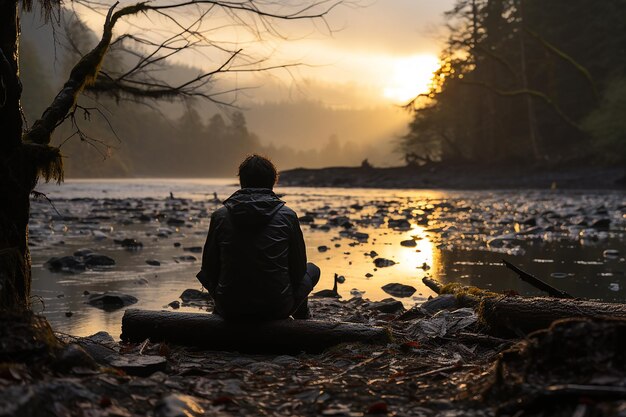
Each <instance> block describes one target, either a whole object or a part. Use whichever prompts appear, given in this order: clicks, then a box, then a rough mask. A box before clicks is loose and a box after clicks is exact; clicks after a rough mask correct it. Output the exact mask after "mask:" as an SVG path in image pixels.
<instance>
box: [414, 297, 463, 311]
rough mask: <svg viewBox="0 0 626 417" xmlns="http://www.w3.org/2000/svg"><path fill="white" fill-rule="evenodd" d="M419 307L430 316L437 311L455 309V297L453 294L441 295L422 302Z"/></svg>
mask: <svg viewBox="0 0 626 417" xmlns="http://www.w3.org/2000/svg"><path fill="white" fill-rule="evenodd" d="M420 307H421V309H422V310H424V311H426V312H427V313H428V314H431V315H432V314H435V313H437V312H438V311H441V310H445V309H448V308H452V307H456V296H455V295H453V294H441V295H439V296H437V297H435V298H431V299H430V300H428V301H426V302H424V303H423V304H422V305H421V306H420Z"/></svg>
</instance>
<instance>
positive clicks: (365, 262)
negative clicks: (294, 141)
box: [30, 180, 626, 336]
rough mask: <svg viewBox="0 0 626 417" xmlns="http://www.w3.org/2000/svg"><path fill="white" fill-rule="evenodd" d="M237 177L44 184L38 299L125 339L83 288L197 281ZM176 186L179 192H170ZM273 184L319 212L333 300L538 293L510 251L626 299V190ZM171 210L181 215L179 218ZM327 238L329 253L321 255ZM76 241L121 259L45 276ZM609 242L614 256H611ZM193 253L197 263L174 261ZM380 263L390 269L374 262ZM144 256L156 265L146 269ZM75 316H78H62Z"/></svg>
mask: <svg viewBox="0 0 626 417" xmlns="http://www.w3.org/2000/svg"><path fill="white" fill-rule="evenodd" d="M234 182H235V181H234V180H139V181H138V180H116V181H108V180H100V181H69V182H68V183H67V184H64V185H63V186H61V187H56V186H52V185H48V186H45V188H44V189H42V191H45V192H46V194H47V195H48V196H49V197H51V198H52V200H53V201H54V203H55V206H56V208H57V209H58V210H59V211H60V212H61V214H62V215H63V217H62V218H59V216H58V215H57V214H56V212H55V211H54V210H53V209H52V208H51V207H50V206H49V205H48V204H47V203H44V202H41V201H34V202H33V212H32V219H31V226H30V229H31V243H32V245H33V246H32V256H33V262H34V263H33V294H35V295H38V296H40V297H42V299H43V301H44V303H45V311H44V314H46V315H47V317H48V318H49V319H50V321H51V322H52V324H53V326H54V327H55V328H56V329H58V330H60V331H64V332H67V333H72V334H77V335H86V334H91V333H94V332H96V331H99V330H106V331H109V332H110V333H111V334H112V335H114V336H117V335H119V333H120V322H121V316H122V314H123V312H122V311H121V310H120V311H116V312H112V313H107V312H103V311H101V310H99V309H96V308H94V307H91V306H88V305H86V304H85V301H86V299H87V296H86V295H84V291H89V292H91V293H93V292H100V291H119V292H122V293H126V294H129V295H132V296H135V297H137V298H138V299H139V301H138V303H137V304H135V305H134V306H133V307H137V308H145V309H162V308H168V307H167V304H168V303H170V302H171V301H174V300H176V299H178V297H179V296H180V294H181V293H182V291H183V290H185V289H187V288H196V289H200V284H199V283H198V282H197V280H196V279H195V274H196V272H197V271H198V269H199V258H200V256H201V255H200V254H198V253H195V254H193V253H191V252H188V251H185V250H184V248H189V247H194V246H202V245H203V243H204V239H205V237H206V233H207V230H208V221H209V216H210V213H211V212H212V211H213V210H214V209H215V208H216V207H217V204H216V203H215V202H214V201H213V192H216V193H217V194H218V196H219V198H221V199H225V198H226V197H228V196H229V195H230V194H232V192H234V191H235V190H236V189H237V187H236V185H235V184H234ZM170 191H171V192H173V194H174V195H175V196H176V197H181V199H174V200H172V199H168V196H169V193H170ZM277 192H278V193H280V194H284V197H283V199H284V200H285V201H286V202H287V204H289V206H290V207H292V208H294V209H295V210H296V212H298V214H299V215H304V214H307V215H310V216H311V217H312V219H313V221H312V222H303V223H302V225H303V226H302V227H303V232H304V235H305V240H306V243H307V254H308V257H309V260H310V261H312V262H315V263H316V264H318V265H319V266H320V268H321V269H322V277H321V280H320V284H319V285H318V287H317V288H316V289H317V290H320V289H324V288H332V285H333V276H334V273H337V274H339V275H343V276H344V277H345V282H344V283H343V284H340V285H339V294H340V295H341V296H342V297H343V298H344V299H349V298H351V297H352V294H351V292H352V291H353V290H357V291H358V292H363V293H364V295H363V296H364V297H367V298H369V299H371V300H379V299H383V298H388V297H390V295H389V294H387V293H385V292H384V291H383V290H382V288H381V287H383V286H384V285H386V284H388V283H401V284H405V285H411V286H413V287H415V288H416V289H417V291H416V292H415V294H413V295H412V296H411V297H405V298H401V299H400V300H402V302H403V303H404V304H405V305H406V306H407V307H410V306H412V305H414V304H415V303H419V302H421V301H423V300H425V299H427V298H428V296H430V295H432V294H433V293H432V292H431V291H430V290H429V289H428V288H426V287H425V286H424V285H423V284H422V282H421V279H422V278H423V277H424V276H432V277H434V278H437V279H440V280H442V281H444V282H452V281H455V282H462V283H464V284H468V285H475V286H478V287H481V288H486V289H493V290H508V289H512V290H515V291H518V292H520V293H522V294H538V292H537V291H536V290H535V289H534V288H532V287H529V286H528V285H527V284H525V283H523V282H522V281H521V280H519V279H518V278H517V277H516V276H515V274H513V273H512V272H511V271H509V270H507V269H505V268H503V267H502V266H501V263H500V260H501V258H502V257H506V258H507V259H508V260H510V261H512V262H513V263H514V264H516V265H518V266H520V267H522V268H523V269H525V270H527V271H528V272H530V273H533V274H535V275H537V276H539V277H541V278H542V279H545V280H546V281H548V282H549V283H550V284H552V285H554V286H556V287H558V288H560V289H562V290H564V291H567V292H569V293H571V294H573V295H574V296H579V297H589V298H601V299H604V300H609V301H623V300H626V292H625V290H624V288H626V277H625V270H626V262H625V261H624V253H623V248H624V247H626V245H624V242H625V234H626V204H625V202H626V198H625V194H624V193H603V194H600V193H587V192H576V191H574V192H569V193H552V192H540V191H517V192H515V193H510V192H493V191H489V192H478V191H469V192H456V191H454V192H452V191H446V192H443V191H416V190H363V189H356V190H355V189H351V190H346V189H332V188H329V189H307V188H287V189H278V190H277ZM171 218H174V219H178V220H180V221H182V223H181V224H173V223H172V221H170V219H171ZM346 219H347V220H348V223H345V220H346ZM339 220H341V221H339ZM598 220H604V221H605V222H607V221H608V222H609V227H608V228H604V229H602V228H599V227H595V228H594V227H592V225H593V222H595V221H598ZM168 221H169V223H172V224H168ZM531 223H532V224H534V226H533V225H531ZM340 224H342V225H340ZM407 225H408V226H407ZM121 238H135V239H137V240H139V241H141V242H142V243H143V248H142V249H141V250H135V251H128V250H125V249H124V248H122V247H121V246H120V245H118V244H115V243H114V239H121ZM406 240H414V242H415V246H403V245H402V243H401V242H403V241H406ZM321 246H324V247H327V248H328V249H327V250H325V251H320V250H319V249H318V248H319V247H321ZM81 248H91V249H93V250H95V251H96V252H99V253H102V254H104V255H107V256H110V257H112V258H114V259H115V260H116V265H115V266H114V267H112V268H110V269H108V270H93V271H86V272H83V273H81V274H59V273H51V272H50V271H48V270H47V269H46V268H45V267H44V265H43V264H44V262H45V261H46V260H47V259H49V258H50V257H52V256H62V255H71V254H72V253H74V251H76V250H77V249H81ZM607 249H614V250H616V251H617V252H618V255H617V256H614V257H611V258H607V257H605V256H604V251H605V250H607ZM372 251H374V252H375V255H372ZM620 251H621V252H622V253H621V254H620V253H619V252H620ZM188 255H191V256H195V257H197V258H198V260H197V261H196V262H193V261H186V262H185V261H181V260H180V257H181V256H188ZM376 258H386V259H390V260H392V261H394V262H395V264H394V265H393V266H388V267H381V268H377V267H376V265H375V264H374V260H375V259H376ZM148 259H157V260H159V261H160V262H161V265H160V266H159V267H155V266H150V265H148V264H146V260H148ZM182 310H186V311H198V309H197V308H192V307H186V308H182ZM69 312H71V313H73V314H72V315H71V317H66V313H69Z"/></svg>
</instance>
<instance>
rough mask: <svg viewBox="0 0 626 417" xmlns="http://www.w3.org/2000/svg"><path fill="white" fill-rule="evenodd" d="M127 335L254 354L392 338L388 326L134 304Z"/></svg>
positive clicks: (124, 325)
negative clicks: (234, 317)
mask: <svg viewBox="0 0 626 417" xmlns="http://www.w3.org/2000/svg"><path fill="white" fill-rule="evenodd" d="M121 339H122V340H123V341H127V342H135V343H137V342H142V341H144V340H146V339H150V340H151V341H152V342H159V341H165V342H168V343H172V344H176V345H183V346H196V347H201V348H206V349H213V350H234V351H239V352H254V353H297V352H301V351H306V352H321V351H322V350H324V349H326V348H329V347H331V346H334V345H337V344H339V343H348V342H363V343H371V344H376V343H381V344H384V343H388V342H390V341H391V333H390V332H389V331H388V330H387V329H385V328H382V327H372V326H366V325H363V324H357V323H333V322H326V321H315V320H291V319H288V320H275V321H265V322H250V321H246V322H240V321H225V320H224V319H223V318H221V317H220V316H218V315H215V314H206V313H179V312H171V311H148V310H138V309H129V310H126V311H125V312H124V317H123V318H122V335H121Z"/></svg>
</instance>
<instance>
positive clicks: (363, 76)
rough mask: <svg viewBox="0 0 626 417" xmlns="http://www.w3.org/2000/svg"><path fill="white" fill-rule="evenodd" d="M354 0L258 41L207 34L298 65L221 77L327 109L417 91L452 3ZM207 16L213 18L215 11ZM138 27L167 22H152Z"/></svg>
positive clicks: (271, 97)
mask: <svg viewBox="0 0 626 417" xmlns="http://www.w3.org/2000/svg"><path fill="white" fill-rule="evenodd" d="M358 1H359V4H358V6H352V5H351V4H346V5H342V6H339V7H336V8H334V9H333V10H332V12H331V13H330V14H329V15H328V17H327V19H326V22H325V23H327V26H326V24H323V23H322V22H320V21H314V22H310V21H303V20H299V21H289V22H279V23H278V24H276V29H277V30H278V32H279V33H280V35H281V36H278V37H276V36H266V35H267V34H264V36H263V38H264V41H263V42H260V43H259V42H251V41H252V39H251V37H250V34H246V33H244V32H242V31H240V30H236V29H232V28H230V27H229V28H228V29H221V30H219V31H214V32H211V36H214V37H215V38H217V39H220V40H222V39H226V40H228V42H232V41H234V42H236V43H237V47H239V46H241V47H242V48H244V50H245V52H249V53H251V54H252V55H254V56H259V57H264V58H265V57H269V58H270V59H269V60H268V61H267V62H268V63H271V64H275V63H295V62H298V63H300V64H303V65H300V66H298V67H296V68H292V69H290V70H289V71H280V70H279V71H273V72H271V73H261V74H253V75H249V74H246V75H240V74H237V75H236V76H235V80H236V81H233V77H231V78H230V79H228V80H226V82H227V83H232V82H236V83H237V86H239V87H241V86H251V87H255V88H254V89H252V90H250V91H249V92H246V93H244V94H242V96H243V99H244V101H245V100H249V101H255V100H256V101H276V100H284V99H285V98H292V99H293V98H303V97H304V98H306V99H308V100H313V101H321V102H324V103H326V104H327V105H328V106H331V107H332V106H336V107H353V106H364V105H367V106H372V105H380V104H385V103H386V104H402V103H404V102H406V101H408V100H410V99H411V98H412V97H414V96H415V95H417V94H419V93H421V92H423V91H425V90H426V88H427V86H428V83H429V79H430V76H431V74H432V72H433V71H434V70H435V69H436V68H437V55H438V53H439V50H440V49H441V46H442V44H443V40H444V39H445V31H444V26H443V22H444V20H443V13H444V11H446V10H448V9H450V7H451V6H452V4H453V2H454V1H453V0H358ZM79 10H80V9H79ZM82 16H83V18H84V19H85V20H86V21H87V23H88V25H89V26H91V27H92V28H93V29H94V30H96V31H101V29H100V28H101V25H102V17H101V16H99V15H94V14H91V13H85V12H84V11H83V13H82ZM214 19H215V20H214V21H215V22H217V21H218V20H219V17H216V18H214ZM155 23H156V24H155ZM216 24H217V25H219V23H216ZM139 26H141V27H151V28H154V27H155V26H167V23H166V22H158V21H157V22H155V21H154V20H152V21H151V22H149V23H145V24H139ZM329 28H330V31H329V30H328V29H329ZM216 62H219V58H214V57H213V58H212V57H211V56H210V54H209V53H206V52H203V53H202V54H193V55H191V54H190V55H186V56H185V57H184V63H185V64H187V65H191V66H195V67H202V68H204V69H210V68H211V67H214V66H215V65H216Z"/></svg>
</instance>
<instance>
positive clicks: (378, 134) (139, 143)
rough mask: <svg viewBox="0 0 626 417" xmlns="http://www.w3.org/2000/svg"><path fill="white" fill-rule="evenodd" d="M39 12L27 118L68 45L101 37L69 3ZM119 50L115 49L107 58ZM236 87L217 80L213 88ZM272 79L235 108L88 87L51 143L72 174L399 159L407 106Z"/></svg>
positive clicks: (30, 23)
mask: <svg viewBox="0 0 626 417" xmlns="http://www.w3.org/2000/svg"><path fill="white" fill-rule="evenodd" d="M39 16H40V15H39V13H37V12H33V13H30V14H26V15H25V16H24V18H23V20H22V33H23V36H22V44H21V60H22V63H26V64H25V65H23V66H22V68H23V71H22V80H23V84H24V93H23V107H24V109H25V114H26V116H27V120H28V121H29V122H30V123H32V122H33V121H34V120H36V118H37V117H38V116H39V115H40V114H41V112H42V111H43V110H44V109H45V107H46V106H47V104H49V103H50V101H51V99H52V98H53V97H54V95H55V93H56V92H57V91H58V90H59V88H60V87H61V85H62V83H63V80H64V79H65V77H66V74H68V73H69V70H70V69H71V67H72V65H73V64H74V63H75V62H76V61H77V59H78V54H77V53H76V52H75V51H73V50H71V48H70V47H69V45H70V44H73V45H74V46H77V47H78V49H80V51H81V52H83V53H84V52H85V51H87V50H88V49H89V48H90V47H91V46H92V45H94V44H95V43H96V42H97V36H96V34H95V33H93V32H92V31H90V30H89V29H87V28H86V27H85V26H84V25H83V24H81V23H80V22H78V21H76V20H75V17H73V15H72V14H71V12H70V11H68V10H65V9H62V10H61V14H60V16H59V19H58V22H57V23H54V22H53V23H52V24H44V23H43V21H42V20H41V19H40V17H39ZM67 22H69V23H70V24H69V26H68V25H67ZM66 27H69V28H71V29H69V31H70V33H69V34H68V33H67V31H66V30H65V28H66ZM68 37H69V39H72V41H71V42H70V41H69V40H68ZM125 59H126V58H123V57H120V56H119V55H116V54H112V55H111V58H109V61H108V63H107V62H105V66H106V65H120V62H122V64H123V63H124V60H125ZM166 69H167V71H166V72H165V71H164V72H163V73H164V74H167V75H166V77H167V78H166V80H167V81H168V82H170V83H177V82H181V81H182V80H187V79H189V78H193V77H195V76H197V75H198V74H199V73H200V71H199V70H198V69H195V68H191V67H188V66H184V65H180V64H175V63H168V64H167V68H166ZM232 86H233V85H231V83H230V82H229V80H218V81H217V83H216V85H215V88H217V89H220V88H221V89H228V88H231V87H232ZM275 86H276V85H275V82H274V81H272V80H268V82H267V85H266V87H267V88H265V89H262V88H261V89H258V91H254V92H253V93H247V94H246V95H245V96H242V100H240V101H239V102H238V105H240V106H241V110H237V109H231V108H226V109H224V108H222V109H220V108H218V107H217V106H216V105H214V104H212V103H208V102H202V101H188V102H185V103H180V102H174V103H172V102H158V103H154V102H148V103H145V105H142V104H137V103H134V102H132V103H131V102H127V101H123V100H122V101H116V100H113V99H111V98H106V97H94V96H93V95H90V94H87V96H86V97H84V98H82V99H81V100H80V101H79V105H80V106H82V107H84V108H86V109H88V110H86V111H85V110H82V109H78V111H77V112H76V114H75V118H74V120H73V121H72V120H67V121H66V122H65V123H64V125H63V126H62V127H61V128H60V129H58V130H57V131H56V133H55V138H54V142H55V143H56V144H57V145H60V146H61V149H62V151H63V154H64V156H66V159H65V165H66V172H67V176H68V177H99V176H102V177H119V176H200V177H204V176H230V175H232V174H233V172H234V170H235V168H236V166H237V165H238V162H239V161H240V159H241V158H242V157H243V156H244V155H245V154H247V153H250V152H260V153H264V154H267V155H269V156H270V157H272V158H273V159H274V160H275V161H276V162H277V163H278V165H279V167H280V168H281V169H288V168H293V167H322V166H327V165H358V164H360V162H361V161H362V160H363V159H365V158H368V159H369V161H370V162H372V163H374V164H376V165H386V166H388V165H395V164H396V163H397V162H399V156H398V155H397V154H395V153H394V152H393V151H394V146H395V141H396V138H397V137H399V136H401V135H402V134H404V132H405V131H406V126H407V121H408V120H409V118H410V115H409V114H407V113H405V112H404V111H402V110H400V109H398V108H395V107H393V106H385V107H382V106H381V107H377V108H375V107H372V108H360V107H356V106H355V107H346V106H342V107H336V108H334V107H332V108H331V107H329V106H326V105H323V104H322V103H321V102H320V101H318V100H317V99H316V97H314V96H311V97H307V96H305V97H299V98H297V99H294V98H289V97H284V98H280V97H279V96H278V90H279V88H278V87H276V88H273V87H275ZM327 87H328V89H329V90H332V86H327ZM272 89H273V91H268V90H272ZM336 90H337V91H340V90H341V87H339V86H338V87H337V88H336ZM255 93H258V95H251V94H255ZM356 100H357V99H356V98H355V101H356Z"/></svg>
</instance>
